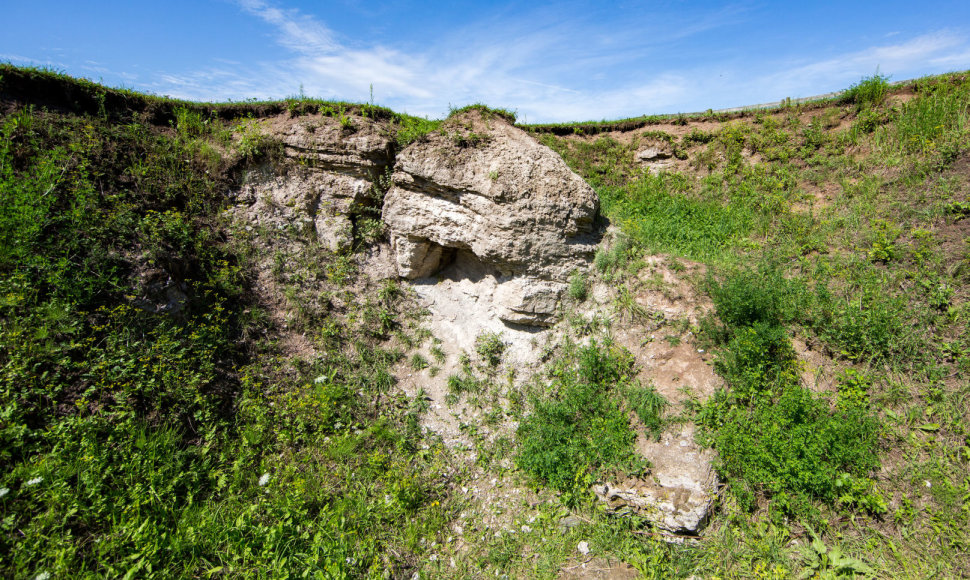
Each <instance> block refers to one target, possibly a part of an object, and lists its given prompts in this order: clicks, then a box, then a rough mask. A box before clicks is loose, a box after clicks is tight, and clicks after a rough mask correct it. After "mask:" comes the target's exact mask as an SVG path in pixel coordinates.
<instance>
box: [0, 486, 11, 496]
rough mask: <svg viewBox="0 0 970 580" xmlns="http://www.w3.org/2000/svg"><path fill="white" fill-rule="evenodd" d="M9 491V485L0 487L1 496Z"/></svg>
mask: <svg viewBox="0 0 970 580" xmlns="http://www.w3.org/2000/svg"><path fill="white" fill-rule="evenodd" d="M8 493H10V488H8V487H0V497H3V496H5V495H7V494H8Z"/></svg>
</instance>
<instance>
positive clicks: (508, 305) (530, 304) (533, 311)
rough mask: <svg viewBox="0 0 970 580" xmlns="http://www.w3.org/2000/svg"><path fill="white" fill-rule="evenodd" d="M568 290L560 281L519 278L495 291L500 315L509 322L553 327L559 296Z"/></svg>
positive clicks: (504, 320) (500, 317) (501, 318)
mask: <svg viewBox="0 0 970 580" xmlns="http://www.w3.org/2000/svg"><path fill="white" fill-rule="evenodd" d="M565 289H566V285H565V284H562V283H560V282H549V281H546V280H534V279H531V278H515V279H512V280H510V281H508V282H506V283H505V284H502V285H500V286H499V287H498V288H497V289H496V292H495V303H496V304H498V305H499V307H500V310H499V314H498V317H499V319H500V320H502V321H503V322H507V323H509V324H524V325H527V326H551V325H552V324H554V323H555V321H556V315H557V309H558V306H559V298H560V297H561V296H562V294H563V292H564V291H565Z"/></svg>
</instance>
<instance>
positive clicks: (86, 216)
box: [0, 65, 970, 578]
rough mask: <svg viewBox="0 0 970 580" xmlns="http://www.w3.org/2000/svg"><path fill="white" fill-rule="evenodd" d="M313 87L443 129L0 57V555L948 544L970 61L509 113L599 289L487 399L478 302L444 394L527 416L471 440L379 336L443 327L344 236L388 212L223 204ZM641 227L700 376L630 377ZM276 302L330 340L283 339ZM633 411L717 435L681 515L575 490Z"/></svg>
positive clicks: (347, 573) (965, 427)
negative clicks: (518, 381) (603, 293)
mask: <svg viewBox="0 0 970 580" xmlns="http://www.w3.org/2000/svg"><path fill="white" fill-rule="evenodd" d="M474 107H477V108H480V109H482V110H483V111H485V112H487V113H488V114H490V115H501V116H503V117H509V116H510V115H511V114H510V113H508V112H507V111H492V110H489V109H487V108H485V107H481V106H477V105H476V106H474ZM310 114H322V115H324V116H326V117H332V118H334V119H337V120H339V122H340V123H341V124H342V125H344V126H346V127H347V128H348V130H349V131H352V130H353V127H354V123H355V122H356V121H355V120H359V119H361V118H365V117H366V118H369V119H374V120H377V121H380V122H381V123H383V124H384V127H386V130H387V131H388V133H389V134H390V135H392V136H393V137H394V138H395V142H396V144H397V145H396V146H397V148H398V149H400V148H403V147H405V146H407V144H409V143H411V142H413V141H415V140H418V139H421V138H422V136H423V135H425V134H427V133H428V132H431V131H436V130H444V129H442V128H441V127H442V125H441V121H429V120H424V119H417V118H414V117H409V116H406V115H399V114H396V113H394V112H392V111H389V110H387V109H385V108H382V107H378V106H374V105H373V104H351V103H336V102H328V101H318V100H314V99H308V98H303V97H300V98H292V99H289V100H285V101H280V102H270V103H224V104H204V103H189V102H181V101H176V100H171V99H165V98H159V97H154V96H149V95H142V94H138V93H134V92H132V91H127V90H118V89H111V88H107V87H102V86H99V85H96V84H93V83H90V82H88V81H84V80H78V79H72V78H69V77H65V76H63V75H59V74H55V73H51V72H48V71H40V70H34V69H24V68H17V67H13V66H10V65H0V133H2V139H0V413H2V414H0V467H2V469H0V574H2V575H4V576H5V577H11V578H35V577H39V578H60V577H66V576H78V577H121V576H124V577H132V578H139V577H158V578H170V577H215V576H229V577H267V578H278V577H304V576H309V577H322V578H330V577H337V578H343V577H348V578H349V577H371V576H378V577H380V576H385V577H395V578H397V577H405V578H411V577H413V575H414V574H415V573H416V572H418V573H419V574H420V575H421V577H486V576H487V577H497V576H501V575H508V576H512V577H533V576H540V577H556V576H558V575H562V576H563V577H570V575H571V574H577V573H578V572H577V568H578V567H579V566H580V565H581V564H582V563H583V562H587V563H588V562H590V558H593V557H595V558H596V560H595V563H596V564H598V565H600V564H601V565H602V566H603V567H606V568H611V569H612V570H613V571H614V573H616V574H620V573H628V574H630V575H631V576H630V577H636V576H637V575H640V576H646V577H656V578H669V577H683V578H686V577H692V576H693V577H697V578H707V577H718V578H729V577H730V578H751V577H759V578H788V577H799V576H801V577H812V576H817V577H836V576H841V575H858V576H862V577H872V576H875V577H894V578H895V577H961V576H962V577H966V576H970V475H968V474H970V333H968V320H970V306H968V298H970V284H968V282H970V241H968V240H970V236H968V234H970V194H968V192H970V126H968V120H970V77H968V76H967V74H962V73H961V74H951V75H944V76H939V77H931V78H925V79H919V80H916V81H912V82H907V83H901V84H894V85H890V84H889V83H888V82H887V79H885V78H883V77H880V76H875V77H870V78H866V79H862V80H861V81H860V82H859V83H858V84H857V85H855V86H853V87H850V88H848V89H847V90H846V91H845V92H844V93H842V94H841V95H840V96H837V97H833V98H831V99H827V100H823V101H818V102H811V103H802V104H795V103H790V104H786V105H782V106H779V107H776V108H769V109H759V110H751V111H741V112H733V113H723V114H718V113H714V112H708V113H706V114H698V115H672V116H663V117H645V118H641V119H630V120H623V121H614V122H602V123H576V124H562V125H533V126H522V128H523V129H525V130H527V131H529V132H531V133H532V134H533V135H534V136H535V138H536V139H538V140H539V141H540V142H542V143H544V144H545V145H548V146H549V147H550V148H552V149H553V150H555V151H557V152H558V153H559V154H560V155H561V156H562V157H563V158H564V159H565V160H566V162H567V163H568V164H569V165H570V166H571V167H572V168H573V170H574V171H576V172H577V173H579V174H580V175H581V176H582V177H583V178H584V179H586V181H587V182H588V183H589V184H590V185H592V186H593V187H594V189H595V190H596V192H597V194H598V195H599V197H600V200H601V205H602V210H603V213H604V215H605V216H606V218H607V219H608V220H609V221H610V222H611V223H612V225H613V226H614V227H615V228H616V230H617V233H616V235H615V236H614V237H613V238H612V241H611V242H610V243H609V244H605V245H604V246H603V247H602V248H601V250H600V252H599V253H598V254H597V257H596V260H595V263H594V267H593V268H592V270H591V272H590V273H589V274H579V273H577V274H576V275H575V276H574V278H573V281H572V284H571V287H570V291H569V294H570V297H569V301H568V304H567V308H570V309H575V310H577V311H578V310H579V309H581V307H582V305H583V304H584V302H585V301H586V300H587V299H588V298H587V295H588V293H589V289H590V288H591V287H592V285H593V283H594V282H603V281H606V282H608V283H609V284H610V285H611V286H613V287H615V288H617V289H618V292H619V296H620V298H619V299H617V300H616V304H615V317H614V320H613V321H610V320H600V319H595V320H585V319H580V318H581V317H578V316H577V317H572V318H571V319H570V320H569V322H568V324H569V325H570V328H571V330H570V331H569V332H573V333H575V335H576V336H577V337H584V336H585V337H587V338H588V337H589V336H593V335H595V336H596V337H597V338H596V340H594V341H592V342H591V343H589V344H587V346H579V342H578V341H577V344H575V345H573V346H574V348H565V349H563V351H562V352H556V353H550V360H549V361H548V363H549V372H548V373H547V375H548V381H546V382H543V383H541V384H537V385H536V386H535V388H534V389H532V390H530V391H528V392H524V393H522V395H521V397H520V398H519V399H518V400H516V401H513V402H512V403H511V404H509V405H507V406H495V405H493V403H494V400H493V399H489V393H490V384H492V383H497V382H500V381H503V380H505V377H503V376H501V374H500V372H499V371H498V370H496V369H497V368H499V365H500V364H501V357H502V348H503V345H502V342H501V340H500V338H499V337H488V336H485V337H482V340H481V341H480V343H479V348H478V349H477V352H476V353H469V357H466V358H465V360H463V361H462V362H461V364H462V366H463V368H464V369H466V370H465V372H463V373H462V374H461V375H454V376H452V377H450V378H449V379H448V386H449V388H450V389H451V396H452V397H454V398H455V399H456V400H457V399H459V398H461V397H465V398H466V400H468V401H473V402H474V403H473V404H476V405H480V406H481V409H482V416H483V418H482V421H483V422H485V423H488V422H489V421H494V422H499V421H500V420H502V419H503V418H504V417H508V418H511V419H512V420H514V421H517V424H518V425H519V428H518V430H517V431H516V432H515V433H514V436H510V437H508V438H505V439H502V440H501V445H491V444H489V445H485V444H483V445H481V446H480V448H479V449H477V450H476V451H477V453H478V456H477V460H476V461H475V462H474V464H473V465H469V464H467V463H466V462H463V461H460V460H458V459H456V457H455V453H456V451H455V450H453V449H451V448H449V447H447V446H445V445H444V444H443V443H442V442H441V441H440V439H439V438H436V437H435V436H433V435H430V434H428V433H427V432H425V431H423V430H422V429H421V428H420V424H419V418H420V417H421V415H422V413H424V412H425V411H426V409H425V405H426V402H425V401H424V400H423V399H421V398H409V397H407V396H405V395H404V394H403V393H401V392H400V390H398V389H396V388H395V376H394V373H395V372H397V371H396V370H395V369H398V370H399V369H400V368H402V367H409V368H411V369H413V372H426V373H427V372H434V371H433V369H436V368H437V367H438V365H441V363H442V362H443V360H438V359H437V356H438V355H437V353H441V350H440V348H437V345H435V343H434V342H433V338H432V337H430V332H429V331H428V330H426V329H425V328H424V326H423V325H422V320H421V316H420V313H419V312H416V309H415V308H413V304H412V303H411V301H410V298H409V296H408V292H407V289H406V287H405V286H404V285H403V284H399V283H397V282H394V281H390V280H388V281H384V282H382V283H380V284H375V283H370V282H368V281H367V279H366V276H364V272H362V271H361V266H360V264H361V263H362V262H361V256H363V255H364V254H366V253H367V252H368V251H370V250H371V249H372V248H374V247H375V245H377V244H380V243H381V242H382V241H383V237H384V233H383V229H382V227H381V224H380V223H379V216H378V215H375V216H373V218H372V219H369V220H362V221H361V222H359V224H358V227H356V228H355V231H354V243H353V246H352V248H351V249H350V250H348V251H346V252H338V253H334V252H331V251H329V250H327V249H325V248H323V247H321V246H320V244H319V243H316V242H314V241H313V240H307V239H304V238H303V237H301V236H302V234H301V232H299V231H295V230H294V231H274V232H254V231H247V230H246V229H244V228H241V227H239V225H238V224H235V223H233V222H232V221H231V219H230V218H229V217H227V214H226V213H225V210H226V209H227V208H228V207H229V206H230V205H231V203H232V193H233V191H235V190H237V189H238V188H239V186H240V181H241V179H242V173H243V170H244V169H245V168H246V167H251V166H256V165H260V164H269V165H272V164H274V163H279V162H280V158H281V153H280V152H281V149H282V145H281V144H280V143H279V142H276V141H274V140H273V139H269V138H267V137H266V136H265V135H264V134H262V133H261V132H260V131H259V130H258V122H259V121H260V120H261V119H267V118H271V117H274V116H278V115H285V116H292V117H298V116H301V115H310ZM462 138H466V139H467V138H468V136H467V135H466V136H464V137H462ZM468 146H475V143H474V142H470V143H468ZM647 149H651V150H654V152H653V153H650V154H644V151H646V150H647ZM382 193H383V192H382V191H374V192H371V194H372V195H373V196H374V198H375V200H376V201H378V202H379V197H380V195H382ZM650 256H661V257H662V260H663V261H664V263H665V264H666V265H667V267H668V268H669V269H670V270H672V271H690V272H703V274H697V275H695V276H693V277H692V278H691V279H690V284H691V285H692V287H693V288H694V289H695V290H696V292H697V293H698V294H700V295H703V296H704V297H705V298H706V299H709V301H710V302H711V304H712V305H713V308H712V310H711V312H710V313H709V314H708V315H707V316H705V317H703V319H702V320H700V321H699V323H698V324H696V325H689V324H687V323H686V322H684V326H683V328H680V329H679V330H678V332H677V333H676V334H670V335H668V339H669V341H670V342H671V344H673V343H674V342H678V341H680V340H682V339H681V337H682V336H684V337H687V336H689V337H690V338H689V339H687V340H691V341H694V342H693V343H692V345H694V346H696V347H697V348H699V349H703V350H706V351H709V352H712V353H713V359H712V364H713V366H714V369H715V371H716V372H717V374H718V375H719V376H720V377H721V378H722V379H723V381H724V384H725V388H724V389H723V390H720V391H718V392H717V393H716V394H715V395H714V396H712V397H711V398H709V399H708V400H706V401H699V400H691V399H688V400H687V401H686V402H684V403H683V404H677V405H674V404H669V403H668V402H667V401H664V400H663V399H662V397H659V395H657V393H656V392H655V391H653V390H651V389H650V388H649V385H648V386H645V387H643V388H641V386H640V385H637V384H634V381H632V380H631V377H632V376H633V375H634V374H635V371H634V369H633V368H632V365H633V363H632V362H631V357H629V354H628V353H626V352H624V350H623V349H622V348H621V347H618V346H616V345H615V344H612V343H611V342H610V340H609V336H610V325H611V324H615V325H616V326H617V327H620V326H622V325H638V324H646V323H647V321H648V320H653V319H652V318H651V317H652V316H653V313H650V312H647V311H646V310H645V309H644V308H643V307H642V306H641V305H640V304H638V303H637V302H636V300H635V297H636V295H637V292H639V291H641V290H642V289H643V288H644V287H645V285H649V284H654V285H655V286H656V287H657V288H660V287H662V286H663V281H662V280H659V281H652V282H651V281H649V280H648V281H647V282H644V280H643V277H642V276H640V275H639V274H640V272H641V271H642V270H644V268H645V261H644V260H645V258H646V257H650ZM266 264H270V265H269V266H268V267H264V266H265V265H266ZM265 277H268V279H271V280H272V281H273V284H274V285H275V287H278V288H281V289H282V290H281V293H280V295H279V296H276V295H274V296H268V295H266V293H265V292H264V291H263V289H264V288H265V283H264V278H265ZM660 318H661V319H662V318H663V317H662V315H661V317H660ZM654 322H655V321H654ZM668 324H669V323H668ZM593 327H597V328H599V330H591V328H593ZM295 335H300V336H301V337H303V338H301V339H300V340H306V341H307V342H308V343H309V344H312V346H313V349H314V350H315V351H316V352H318V353H322V354H320V355H319V356H314V357H301V356H297V355H294V354H292V353H293V348H291V347H289V346H287V344H285V343H286V340H287V337H292V336H295ZM423 344H430V345H431V346H430V351H429V352H430V353H432V355H433V356H432V357H431V359H428V358H427V357H424V356H422V355H420V354H417V352H416V351H415V349H416V348H417V347H419V346H421V345H423ZM441 356H442V358H443V354H442V355H441ZM473 362H480V363H481V364H478V365H476V364H473ZM508 380H509V381H511V376H510V377H509V379H508ZM631 413H635V414H636V415H637V416H638V417H640V419H641V420H642V421H643V423H644V424H646V425H648V426H650V428H652V429H656V430H657V432H659V430H661V429H663V428H664V426H665V425H672V424H678V423H688V422H690V423H695V424H696V425H697V426H698V439H699V440H700V441H701V442H703V443H704V444H705V445H710V446H713V448H714V449H715V450H716V451H717V452H718V455H719V459H718V462H717V470H718V473H719V476H720V477H721V479H722V481H723V483H724V484H725V485H724V486H723V489H722V490H721V493H720V496H719V498H718V501H717V505H716V509H715V512H714V516H713V518H712V520H711V522H710V524H709V526H708V528H707V529H706V530H705V531H704V533H703V534H702V535H701V536H700V537H699V538H696V539H695V538H686V539H685V538H669V537H666V536H664V535H663V534H660V533H657V532H655V531H653V530H651V529H650V528H649V527H647V526H645V525H644V523H643V522H642V521H639V520H638V519H637V518H635V517H621V516H617V515H608V514H606V513H604V511H603V509H602V507H601V506H600V505H599V504H598V503H597V502H596V501H595V498H593V497H592V494H591V493H590V492H589V486H590V484H591V483H593V482H595V481H597V480H598V478H600V477H601V476H603V475H604V474H607V473H618V472H623V471H624V470H626V471H630V472H632V471H636V470H642V469H644V466H642V465H634V464H631V461H632V460H631V456H630V453H629V452H628V450H629V448H630V446H631V445H632V439H631V437H632V436H631V435H630V432H629V423H630V420H629V418H628V416H629V415H630V414H631ZM479 427H480V426H478V425H474V424H470V425H466V426H465V427H464V428H466V429H467V431H468V432H469V433H472V434H474V432H475V431H476V430H477V429H479ZM505 457H508V458H513V459H514V461H513V464H514V467H512V468H508V467H507V466H505V464H504V463H502V462H501V459H502V458H505ZM484 479H496V480H499V479H501V480H503V481H509V482H512V484H513V485H517V486H519V487H521V488H522V489H526V490H531V492H532V495H530V496H529V497H530V498H531V499H528V500H525V499H524V500H522V501H521V502H520V504H521V505H520V506H519V508H516V509H518V510H520V511H516V509H513V510H511V512H510V513H503V514H498V515H501V516H502V517H504V518H506V519H507V520H508V521H509V522H514V526H515V529H516V530H518V531H517V533H503V532H502V531H498V532H497V531H496V530H495V529H491V528H489V527H487V526H484V525H475V524H474V523H473V522H474V521H475V517H476V516H475V513H477V512H475V510H482V509H487V508H488V506H485V507H482V506H479V505H473V504H472V503H470V502H469V500H468V499H467V497H466V493H465V492H464V491H463V489H465V490H466V491H467V488H468V487H470V486H472V485H478V483H479V482H480V481H482V480H484ZM496 509H497V508H496ZM456 530H461V531H456ZM526 530H528V531H526ZM671 539H673V540H677V541H675V542H669V541H667V540H671ZM580 542H585V545H586V546H588V547H589V548H590V549H591V553H592V555H591V556H590V557H589V558H586V557H584V556H585V554H580V553H577V544H578V543H580ZM620 562H622V564H618V563H620Z"/></svg>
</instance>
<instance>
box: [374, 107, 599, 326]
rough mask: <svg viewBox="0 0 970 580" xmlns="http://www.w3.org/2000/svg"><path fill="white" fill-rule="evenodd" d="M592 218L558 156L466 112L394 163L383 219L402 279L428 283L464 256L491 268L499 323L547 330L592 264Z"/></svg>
mask: <svg viewBox="0 0 970 580" xmlns="http://www.w3.org/2000/svg"><path fill="white" fill-rule="evenodd" d="M598 210H599V202H598V200H597V197H596V194H595V193H594V192H593V190H592V188H590V187H589V185H587V184H586V182H585V181H583V180H582V178H580V177H579V176H578V175H576V174H575V173H573V172H572V171H571V170H570V169H569V167H568V166H567V165H566V163H565V162H564V161H563V160H562V158H560V157H559V155H557V154H556V153H555V152H553V151H552V150H550V149H549V148H548V147H545V146H543V145H541V144H540V143H538V142H537V141H536V140H535V139H533V138H532V137H531V136H529V135H528V134H527V133H526V132H525V131H522V130H521V129H518V128H516V127H514V126H512V125H511V124H509V123H508V122H506V121H505V120H504V119H502V118H501V117H499V116H494V115H490V114H488V113H487V112H485V113H483V112H480V111H477V110H471V111H468V112H466V113H464V114H462V115H458V116H456V117H454V118H451V119H449V120H448V121H446V122H445V124H444V125H443V127H442V130H441V131H439V132H435V133H432V134H430V135H429V136H428V137H427V138H426V139H424V140H422V141H419V142H417V143H415V144H413V145H411V146H410V147H408V148H407V149H405V150H404V151H402V152H401V153H400V154H399V155H398V157H397V161H396V164H395V166H394V175H393V186H392V187H391V189H390V191H389V192H388V193H387V196H386V197H385V198H384V210H383V218H384V222H385V223H386V224H387V226H388V228H389V229H390V232H391V244H392V246H393V248H394V251H395V253H396V255H397V265H398V273H399V274H400V275H401V276H402V277H404V278H409V279H417V278H424V277H427V276H430V275H432V274H434V273H435V272H437V271H438V270H439V269H441V268H442V267H444V266H446V265H447V263H448V260H449V259H450V257H452V256H454V255H455V253H456V251H458V250H467V251H469V252H471V253H472V254H474V255H475V256H476V257H477V258H478V259H479V260H480V261H481V262H482V263H483V264H484V265H485V266H486V267H488V268H491V269H492V270H494V276H495V277H496V278H497V281H498V287H497V289H496V291H495V298H494V299H495V302H496V305H497V306H498V309H497V310H498V312H499V318H500V319H502V320H503V321H505V322H507V323H510V324H521V325H530V326H547V325H550V324H552V323H553V322H555V319H556V312H557V307H558V303H559V299H560V297H561V295H562V293H563V290H564V289H565V284H564V282H565V280H566V279H567V277H568V276H569V274H570V272H572V271H573V270H574V269H577V268H584V267H585V266H586V264H588V262H589V259H590V258H591V257H592V254H593V252H594V250H595V247H596V245H595V244H596V240H595V236H594V233H593V225H594V220H595V218H596V215H597V212H598Z"/></svg>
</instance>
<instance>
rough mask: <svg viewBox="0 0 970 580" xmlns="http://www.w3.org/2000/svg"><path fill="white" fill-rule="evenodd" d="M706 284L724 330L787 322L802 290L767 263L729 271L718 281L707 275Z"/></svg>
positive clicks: (801, 299)
mask: <svg viewBox="0 0 970 580" xmlns="http://www.w3.org/2000/svg"><path fill="white" fill-rule="evenodd" d="M707 286H708V292H709V293H710V295H711V299H712V300H713V301H714V306H715V308H716V311H717V316H718V317H719V318H720V319H721V321H722V322H723V323H724V324H725V325H726V326H727V329H728V330H732V329H735V328H739V327H743V326H752V325H755V324H758V323H761V324H766V325H778V324H781V323H783V322H788V321H789V320H791V319H792V318H793V317H794V315H795V313H796V312H797V310H798V309H799V305H800V304H801V303H802V302H803V300H804V299H803V296H802V292H801V290H802V289H801V288H799V287H798V286H797V285H796V284H795V283H794V282H789V281H788V280H786V279H785V277H784V276H783V275H782V272H781V270H780V269H779V268H777V267H775V266H772V265H769V264H762V265H760V266H759V267H758V268H756V269H749V270H738V271H734V272H731V273H730V274H728V275H727V276H725V278H724V280H723V281H721V282H718V281H717V280H715V279H714V278H713V277H711V278H708V282H707Z"/></svg>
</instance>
